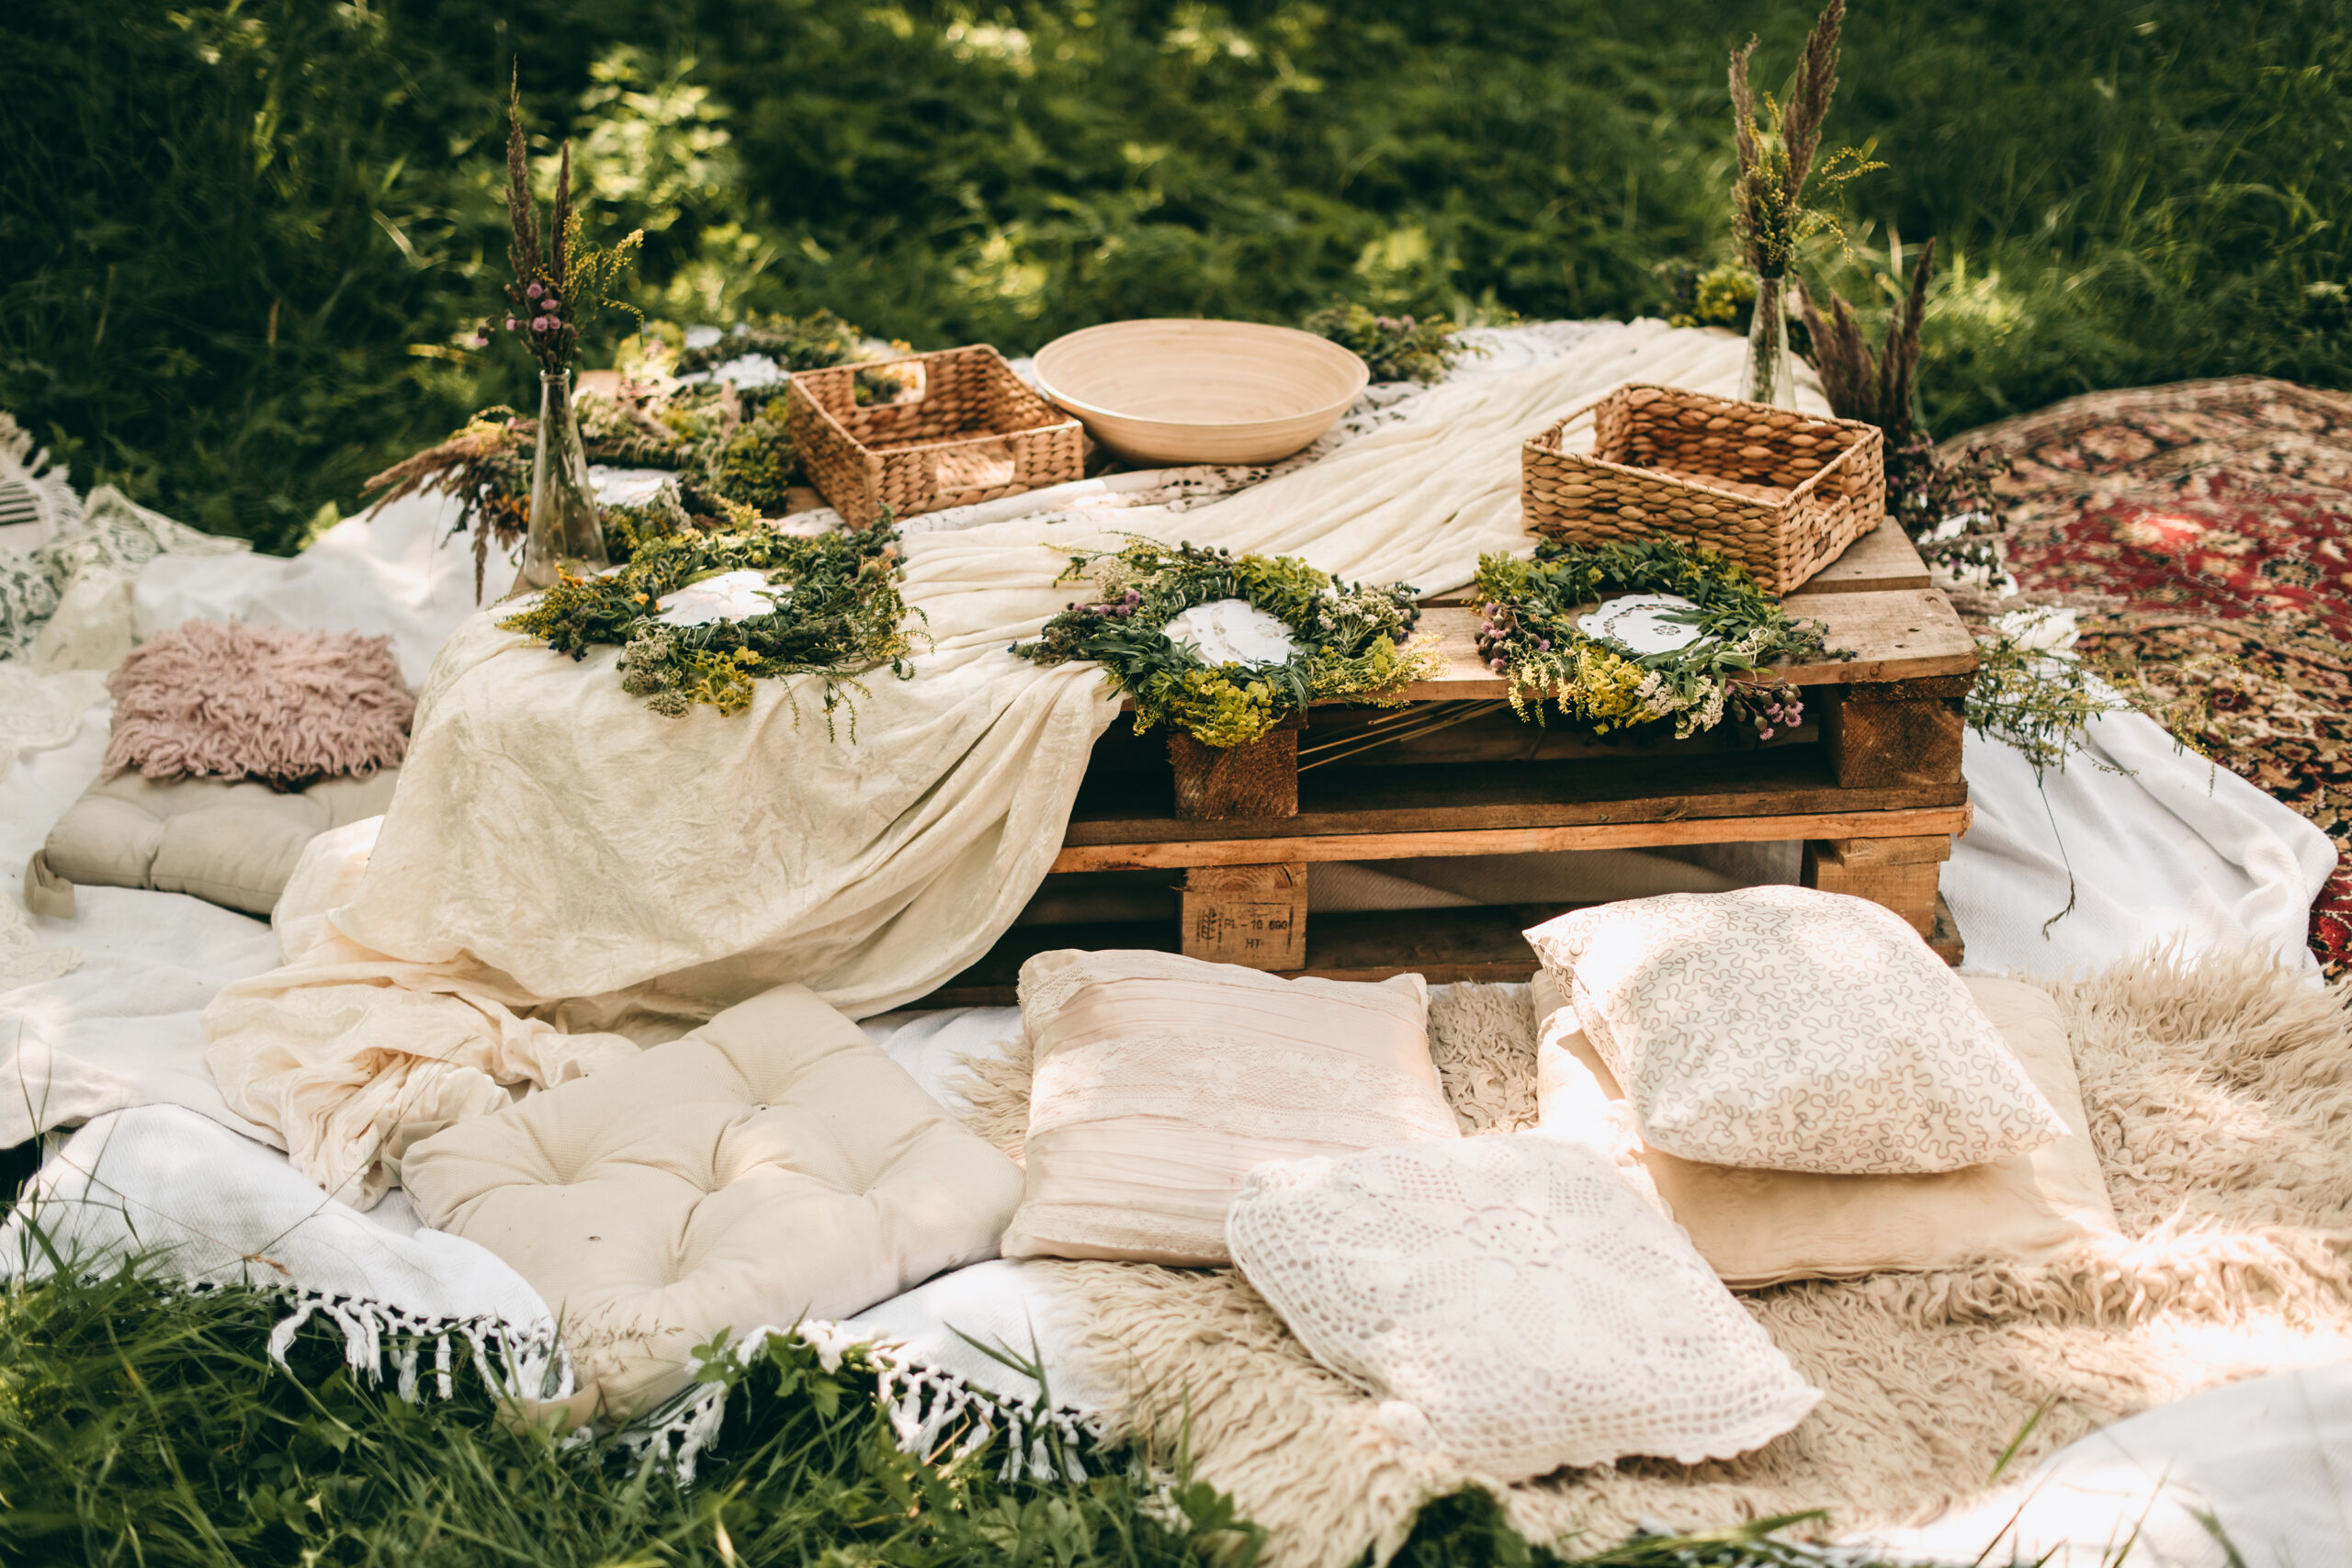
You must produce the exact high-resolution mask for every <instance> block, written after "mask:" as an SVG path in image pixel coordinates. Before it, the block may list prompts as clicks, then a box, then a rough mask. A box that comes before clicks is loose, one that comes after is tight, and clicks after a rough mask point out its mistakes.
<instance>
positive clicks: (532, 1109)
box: [401, 986, 1021, 1416]
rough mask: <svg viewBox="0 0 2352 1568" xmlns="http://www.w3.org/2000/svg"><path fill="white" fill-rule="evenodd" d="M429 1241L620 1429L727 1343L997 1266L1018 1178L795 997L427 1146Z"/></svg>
mask: <svg viewBox="0 0 2352 1568" xmlns="http://www.w3.org/2000/svg"><path fill="white" fill-rule="evenodd" d="M401 1182H402V1184H403V1185H405V1186H406V1187H407V1189H408V1190H409V1194H410V1196H411V1197H412V1198H413V1200H414V1201H415V1202H416V1206H417V1211H418V1213H421V1214H422V1215H423V1216H424V1221H425V1223H426V1224H430V1225H433V1226H435V1227H437V1228H439V1229H442V1230H447V1231H452V1232H455V1233H456V1234H457V1235H461V1236H463V1237H465V1238H466V1239H467V1240H468V1241H471V1242H477V1243H479V1244H481V1246H483V1247H488V1248H489V1249H490V1250H491V1251H492V1252H493V1253H496V1254H497V1255H498V1256H499V1257H500V1258H503V1259H505V1260H506V1262H508V1263H509V1264H511V1265H513V1266H514V1268H515V1270H516V1271H517V1272H518V1273H520V1274H521V1275H522V1276H523V1277H524V1278H525V1279H526V1280H529V1281H530V1282H531V1284H532V1286H533V1287H534V1288H536V1289H537V1291H538V1292H539V1293H540V1295H542V1296H543V1297H545V1298H546V1299H547V1303H548V1306H549V1307H550V1308H551V1309H553V1311H554V1312H555V1314H556V1318H557V1321H558V1322H560V1324H561V1325H563V1336H564V1343H565V1345H566V1346H567V1347H568V1348H570V1350H571V1356H572V1359H573V1362H574V1365H575V1367H576V1369H577V1371H578V1372H579V1375H580V1377H581V1379H582V1383H583V1385H586V1386H588V1387H589V1388H591V1389H593V1395H592V1398H591V1400H589V1401H587V1402H583V1406H582V1408H585V1407H587V1406H588V1405H593V1406H594V1407H598V1408H600V1409H601V1411H602V1413H603V1414H605V1415H606V1416H627V1415H628V1414H631V1413H634V1412H636V1411H638V1410H641V1409H643V1408H645V1407H646V1406H647V1405H649V1404H652V1403H654V1402H657V1401H659V1400H661V1399H662V1398H664V1397H666V1396H668V1395H669V1394H671V1393H674V1392H675V1391H676V1390H678V1389H679V1388H681V1387H683V1386H684V1382H685V1381H686V1377H687V1372H688V1370H689V1363H690V1359H691V1358H690V1353H691V1351H692V1350H693V1349H694V1348H695V1346H698V1345H701V1344H704V1343H706V1342H707V1341H708V1340H709V1339H710V1338H711V1337H713V1336H714V1335H716V1334H717V1333H718V1332H719V1331H720V1330H722V1329H733V1330H735V1331H737V1332H738V1333H741V1332H743V1331H746V1330H749V1329H752V1328H756V1327H759V1326H761V1325H765V1324H789V1323H792V1322H793V1321H794V1320H796V1319H797V1318H799V1317H802V1316H804V1315H805V1316H809V1317H843V1316H847V1315H848V1314H852V1313H855V1312H858V1311H860V1310H862V1309H864V1308H865V1307H869V1306H871V1305H873V1304H874V1303H876V1302H879V1301H883V1300H885V1299H887V1298H888V1297H890V1296H894V1295H896V1294H898V1293H899V1292H901V1291H904V1290H906V1289H908V1288H909V1287H910V1286H912V1285H915V1284H918V1283H920V1282H921V1281H922V1280H927V1279H929V1278H930V1277H931V1276H932V1275H933V1274H936V1273H938V1272H939V1271H941V1270H942V1269H952V1268H956V1267H960V1266H961V1265H964V1264H967V1263H974V1262H978V1261H979V1260H981V1259H983V1258H991V1257H994V1256H995V1254H996V1246H997V1237H998V1236H999V1235H1001V1234H1002V1232H1003V1230H1004V1226H1005V1222H1006V1221H1007V1220H1009V1219H1010V1218H1012V1211H1013V1207H1014V1205H1015V1204H1017V1203H1018V1202H1019V1201H1020V1199H1021V1171H1020V1168H1018V1167H1016V1166H1015V1165H1014V1164H1013V1163H1012V1161H1011V1160H1009V1159H1007V1158H1006V1157H1005V1156H1003V1155H1001V1154H999V1153H998V1152H997V1151H996V1150H995V1149H993V1148H991V1147H989V1145H987V1144H985V1143H983V1142H981V1141H980V1139H978V1137H976V1136H974V1135H973V1134H970V1133H968V1132H967V1131H965V1129H964V1128H963V1126H962V1125H961V1124H959V1123H958V1122H956V1121H955V1120H954V1119H953V1118H951V1117H950V1116H949V1115H948V1114H947V1112H946V1111H944V1110H942V1109H941V1108H940V1106H939V1104H938V1102H937V1101H935V1100H933V1099H932V1098H931V1097H930V1096H929V1095H927V1094H925V1093H924V1092H923V1091H922V1089H921V1088H920V1087H918V1086H917V1085H916V1083H915V1081H914V1079H913V1078H912V1077H909V1076H908V1075H907V1072H906V1070H905V1069H904V1068H902V1067H900V1066H898V1065H897V1064H896V1063H894V1062H892V1061H891V1060H890V1059H889V1058H888V1056H886V1055H883V1054H882V1052H881V1050H880V1049H879V1048H878V1047H877V1046H876V1045H874V1044H873V1043H871V1042H869V1041H868V1040H867V1039H866V1038H865V1035H864V1034H863V1033H862V1032H859V1030H858V1028H857V1026H856V1025H855V1024H854V1023H852V1022H850V1021H849V1020H848V1019H846V1018H844V1017H842V1015H841V1014H840V1013H838V1012H836V1011H834V1010H832V1009H831V1008H830V1007H827V1006H826V1005H825V1004H824V1003H822V1002H820V1001H819V1000H818V999H817V998H816V996H815V995H814V994H813V993H811V992H810V991H809V989H808V988H807V987H802V986H779V987H776V988H775V989H774V990H772V991H767V992H764V993H763V994H762V995H760V996H757V997H754V998H752V999H751V1000H750V1001H747V1002H743V1003H741V1004H740V1005H738V1006H736V1007H732V1008H729V1009H728V1010H726V1011H725V1012H722V1013H720V1014H719V1015H718V1017H716V1018H714V1019H712V1020H711V1021H709V1022H707V1023H706V1024H704V1025H703V1026H702V1027H701V1028H699V1029H696V1030H695V1031H694V1032H692V1033H690V1034H687V1035H685V1036H684V1038H682V1039H678V1040H674V1041H672V1042H671V1043H668V1044H666V1045H657V1046H654V1047H653V1048H652V1049H650V1050H648V1051H646V1052H644V1053H643V1054H642V1055H639V1056H637V1057H635V1058H633V1059H630V1060H627V1061H623V1062H619V1063H616V1064H615V1065H614V1066H609V1067H606V1068H605V1069H604V1070H602V1071H600V1072H597V1073H595V1074H594V1075H592V1076H591V1077H584V1078H580V1079H576V1080H574V1081H573V1082H571V1083H568V1084H563V1085H561V1086H560V1087H558V1088H556V1089H548V1090H546V1091H544V1092H542V1093H539V1094H536V1095H532V1096H530V1097H528V1098H526V1099H525V1100H520V1101H517V1102H516V1103H515V1105H513V1106H512V1107H510V1108H509V1109H507V1110H504V1111H499V1112H497V1113H496V1114H494V1115H491V1116H482V1117H476V1118H472V1119H469V1120H467V1121H463V1122H458V1123H456V1124H455V1125H454V1126H451V1127H448V1128H446V1129H444V1130H443V1131H441V1132H439V1133H436V1134H434V1135H432V1136H431V1137H429V1138H426V1139H424V1140H423V1141H421V1142H419V1143H417V1144H415V1145H412V1146H411V1147H410V1148H409V1150H408V1152H407V1154H406V1155H405V1156H403V1157H402V1159H401Z"/></svg>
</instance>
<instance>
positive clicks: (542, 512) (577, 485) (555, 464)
mask: <svg viewBox="0 0 2352 1568" xmlns="http://www.w3.org/2000/svg"><path fill="white" fill-rule="evenodd" d="M610 564H611V561H610V559H609V558H607V557H606V556H605V530H604V528H603V527H602V526H601V525H599V523H598V522H597V518H596V494H595V491H594V488H593V487H592V486H591V485H590V484H589V482H588V452H587V448H585V447H584V446H582V445H581V443H580V422H579V421H578V420H577V419H575V418H573V417H572V412H571V372H570V371H568V370H567V371H565V372H564V373H562V374H561V375H560V376H541V377H540V378H539V445H538V450H537V453H535V454H534V455H533V457H532V458H531V525H530V531H529V533H528V534H527V535H526V536H525V539H524V542H523V581H525V582H526V583H528V584H529V585H530V586H532V587H533V588H545V587H546V586H548V584H549V583H551V582H553V581H555V580H556V572H557V569H558V568H562V569H564V570H570V571H573V572H591V571H601V570H604V569H605V567H606V566H608V565H610Z"/></svg>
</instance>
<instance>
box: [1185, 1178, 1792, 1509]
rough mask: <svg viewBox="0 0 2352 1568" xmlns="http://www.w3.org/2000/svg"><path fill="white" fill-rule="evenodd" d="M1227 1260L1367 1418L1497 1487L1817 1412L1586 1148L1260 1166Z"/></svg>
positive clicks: (1240, 1204) (1768, 1435)
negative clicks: (1351, 1393)
mask: <svg viewBox="0 0 2352 1568" xmlns="http://www.w3.org/2000/svg"><path fill="white" fill-rule="evenodd" d="M1226 1232H1227V1236H1228V1238H1229V1239H1230V1241H1231V1244H1232V1247H1233V1257H1234V1261H1235V1262H1237V1263H1238V1264H1239V1265H1240V1266H1241V1272H1242V1273H1243V1275H1244V1276H1246V1277H1247V1278H1248V1280H1249V1281H1250V1284H1251V1285H1253V1286H1255V1287H1256V1288H1257V1291H1258V1293H1259V1294H1261V1295H1262V1296H1264V1297H1265V1298H1266V1300H1267V1302H1268V1303H1271V1304H1272V1307H1273V1309H1274V1310H1275V1312H1277V1313H1279V1314H1281V1315H1282V1319H1283V1322H1284V1323H1285V1324H1287V1325H1289V1326H1290V1330H1291V1332H1292V1333H1293V1334H1295V1335H1296V1336H1297V1337H1298V1340H1299V1343H1300V1344H1302V1345H1304V1346H1305V1347H1306V1350H1307V1352H1308V1354H1310V1355H1312V1356H1313V1357H1314V1358H1315V1359H1317V1360H1318V1361H1320V1362H1322V1363H1323V1364H1324V1365H1325V1366H1327V1367H1329V1368H1330V1369H1331V1370H1332V1371H1335V1372H1337V1373H1339V1374H1340V1376H1341V1377H1343V1378H1346V1379H1348V1380H1349V1381H1350V1382H1354V1383H1356V1384H1358V1385H1360V1386H1362V1387H1363V1389H1365V1390H1366V1391H1367V1392H1369V1393H1371V1394H1372V1395H1373V1396H1374V1398H1376V1399H1378V1400H1380V1401H1381V1402H1382V1404H1381V1410H1380V1415H1381V1422H1382V1425H1384V1426H1385V1427H1387V1428H1388V1429H1389V1430H1390V1431H1391V1432H1393V1433H1395V1434H1396V1435H1397V1437H1399V1438H1404V1439H1406V1440H1407V1441H1408V1442H1413V1443H1415V1444H1418V1445H1419V1446H1421V1447H1424V1448H1429V1449H1434V1450H1438V1451H1440V1452H1442V1453H1444V1454H1447V1455H1449V1456H1451V1457H1452V1458H1453V1459H1455V1460H1457V1461H1461V1462H1462V1463H1464V1464H1465V1465H1468V1466H1470V1467H1472V1468H1473V1469H1476V1470H1480V1471H1484V1472H1487V1474H1488V1475H1491V1476H1493V1477H1494V1478H1495V1479H1496V1480H1498V1481H1500V1482H1515V1481H1523V1480H1525V1479H1527V1478H1528V1477H1530V1476H1535V1475H1544V1474H1548V1473H1550V1472H1552V1471H1555V1470H1557V1469H1559V1468H1560V1467H1561V1466H1563V1465H1590V1464H1606V1463H1608V1462H1610V1461H1612V1460H1616V1459H1620V1458H1623V1457H1624V1456H1626V1455H1629V1454H1649V1455H1655V1456H1657V1457H1659V1458H1663V1459H1671V1460H1678V1461H1681V1462H1682V1463H1684V1464H1697V1463H1699V1462H1700V1461H1702V1460H1710V1459H1728V1458H1730V1457H1731V1456H1732V1455H1734V1454H1739V1453H1745V1452H1747V1450H1750V1449H1755V1448H1760V1447H1762V1446H1763V1445H1764V1444H1766V1443H1769V1442H1770V1441H1771V1440H1772V1439H1773V1438H1777V1437H1779V1436H1780V1435H1781V1433H1783V1432H1785V1431H1787V1430H1788V1429H1789V1428H1790V1427H1793V1426H1795V1425H1796V1424H1797V1423H1798V1422H1799V1421H1801V1420H1803V1419H1804V1415H1805V1413H1806V1412H1807V1411H1809V1410H1811V1409H1812V1408H1813V1407H1814V1405H1815V1404H1817V1403H1818V1402H1819V1401H1820V1399H1821V1392H1820V1391H1819V1390H1818V1389H1815V1388H1811V1387H1808V1386H1807V1385H1806V1383H1805V1382H1804V1379H1802V1378H1800V1377H1799V1376H1797V1374H1796V1371H1795V1369H1794V1368H1792V1367H1791V1366H1790V1365H1789V1359H1788V1358H1787V1357H1786V1356H1784V1355H1782V1354H1781V1350H1780V1348H1778V1347H1777V1346H1775V1345H1774V1344H1773V1343H1772V1341H1771V1338H1770V1336H1768V1335H1767V1334H1766V1333H1765V1332H1764V1330H1763V1328H1762V1327H1761V1326H1760V1325H1758V1323H1757V1322H1756V1320H1755V1319H1754V1318H1752V1317H1750V1316H1749V1315H1748V1314H1747V1309H1745V1308H1744V1307H1742V1306H1741V1305H1740V1304H1739V1303H1738V1302H1737V1301H1736V1299H1734V1297H1733V1296H1732V1293H1731V1292H1729V1291H1727V1290H1725V1289H1724V1286H1723V1284H1722V1282H1721V1281H1720V1280H1717V1279H1716V1278H1715V1276H1714V1271H1713V1269H1709V1268H1708V1267H1707V1264H1706V1260H1705V1259H1703V1258H1701V1257H1700V1256H1699V1254H1698V1252H1697V1251H1696V1250H1695V1249H1694V1248H1692V1247H1691V1242H1690V1238H1689V1237H1687V1236H1685V1235H1683V1234H1682V1232H1681V1231H1680V1230H1679V1229H1677V1228H1676V1227H1675V1225H1674V1224H1673V1223H1672V1222H1671V1221H1669V1220H1668V1219H1666V1218H1665V1217H1663V1216H1662V1215H1660V1214H1659V1213H1658V1212H1657V1210H1656V1209H1653V1208H1652V1207H1651V1206H1650V1205H1649V1203H1648V1201H1646V1200H1645V1199H1644V1198H1643V1197H1642V1196H1641V1195H1640V1194H1639V1193H1637V1192H1635V1191H1634V1189H1633V1188H1632V1187H1630V1186H1629V1185H1627V1184H1626V1182H1625V1180H1624V1179H1623V1178H1622V1177H1620V1176H1619V1175H1618V1174H1617V1171H1616V1169H1615V1168H1614V1167H1613V1166H1611V1164H1610V1162H1609V1160H1608V1159H1607V1158H1606V1156H1602V1155H1601V1154H1600V1153H1599V1152H1598V1151H1597V1150H1594V1149H1591V1148H1589V1147H1587V1146H1586V1145H1582V1144H1577V1143H1571V1142H1567V1141H1566V1140H1562V1139H1555V1138H1549V1137H1546V1136H1544V1134H1540V1133H1505V1134H1495V1135H1492V1136H1487V1137H1476V1138H1463V1139H1459V1140H1457V1141H1455V1142H1453V1143H1448V1144H1423V1145H1417V1146H1412V1147H1407V1148H1397V1149H1374V1150H1372V1151H1370V1152H1368V1153H1364V1154H1357V1155H1349V1156H1345V1157H1343V1158H1340V1159H1308V1160H1294V1161H1285V1162H1278V1163H1275V1164H1270V1165H1263V1166H1261V1167H1259V1168H1257V1169H1256V1170H1253V1171H1251V1172H1250V1180H1249V1184H1248V1186H1246V1187H1245V1188H1244V1189H1243V1190H1242V1192H1241V1195H1240V1197H1238V1199H1236V1200H1235V1201H1234V1204H1233V1210H1232V1213H1231V1214H1230V1216H1229V1217H1228V1218H1227V1222H1226Z"/></svg>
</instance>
